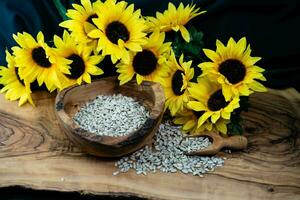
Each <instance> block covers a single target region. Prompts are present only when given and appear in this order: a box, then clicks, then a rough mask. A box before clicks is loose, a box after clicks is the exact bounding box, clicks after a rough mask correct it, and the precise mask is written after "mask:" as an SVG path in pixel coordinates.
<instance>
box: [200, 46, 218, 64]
mask: <svg viewBox="0 0 300 200" xmlns="http://www.w3.org/2000/svg"><path fill="white" fill-rule="evenodd" d="M203 51H204V53H205V55H206V56H207V57H208V58H209V59H211V60H212V61H217V60H219V55H218V54H217V53H216V52H214V51H212V50H210V49H203Z"/></svg>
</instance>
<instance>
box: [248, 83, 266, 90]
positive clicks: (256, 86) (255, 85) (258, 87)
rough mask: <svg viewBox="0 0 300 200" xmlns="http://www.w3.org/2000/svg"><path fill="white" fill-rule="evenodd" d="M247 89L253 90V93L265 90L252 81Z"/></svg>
mask: <svg viewBox="0 0 300 200" xmlns="http://www.w3.org/2000/svg"><path fill="white" fill-rule="evenodd" d="M249 87H250V88H251V89H252V90H254V91H255V92H266V91H267V88H266V87H265V86H263V84H261V83H259V82H257V81H253V82H252V83H251V84H249Z"/></svg>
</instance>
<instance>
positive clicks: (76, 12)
mask: <svg viewBox="0 0 300 200" xmlns="http://www.w3.org/2000/svg"><path fill="white" fill-rule="evenodd" d="M101 3H102V2H101V1H99V0H97V1H96V2H94V3H91V1H90V0H81V5H79V4H72V6H73V8H74V9H68V10H67V13H66V15H67V16H68V17H69V18H70V19H69V20H66V21H64V22H62V23H60V24H59V26H61V27H64V28H67V29H68V30H69V31H71V32H72V34H74V36H76V41H77V42H82V43H88V44H89V45H91V46H93V47H94V48H96V46H97V40H95V39H93V38H90V37H89V36H88V33H89V32H90V31H92V30H93V29H96V27H95V24H94V22H93V19H95V18H97V17H98V15H97V14H96V12H95V6H96V5H97V4H101Z"/></svg>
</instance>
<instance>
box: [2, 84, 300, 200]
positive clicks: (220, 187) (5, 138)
mask: <svg viewBox="0 0 300 200" xmlns="http://www.w3.org/2000/svg"><path fill="white" fill-rule="evenodd" d="M35 98H36V99H39V100H38V101H37V103H36V104H37V107H36V108H33V107H31V106H29V105H25V106H24V107H22V108H18V106H17V102H8V101H6V100H5V99H4V97H3V95H1V96H0V187H7V186H15V185H19V186H24V187H29V188H34V189H38V190H41V189H43V190H57V191H77V192H80V193H91V194H106V195H123V196H138V197H145V198H150V199H172V200H174V199H180V200H182V199H223V200H226V199H228V200H235V199H238V200H240V199H243V200H247V199H255V200H256V199H280V200H282V199H295V200H296V199H300V148H299V147H300V139H299V130H300V123H299V114H300V112H299V108H300V100H299V99H300V98H299V94H298V93H297V92H296V91H295V90H293V89H288V90H284V91H278V90H269V92H268V93H265V94H254V95H252V96H251V98H250V100H251V108H250V109H249V112H248V113H244V114H243V116H244V121H243V127H244V130H245V133H246V134H245V135H246V136H247V138H248V142H249V144H248V148H247V149H246V150H245V151H242V152H233V153H231V154H225V153H220V154H219V155H221V156H226V157H227V158H228V159H227V160H226V161H225V166H224V167H221V168H217V169H216V170H215V171H214V172H210V173H209V174H206V175H205V177H204V178H200V177H195V176H192V175H185V174H181V173H174V174H165V173H156V174H149V175H147V176H143V175H136V174H135V172H134V171H130V172H128V173H125V174H120V175H117V176H112V173H113V172H114V171H115V170H116V168H115V167H114V160H108V159H99V158H96V157H93V156H88V155H86V154H83V153H82V152H81V150H80V149H78V148H76V147H75V146H74V145H72V143H71V142H70V141H69V140H68V139H66V137H65V136H64V134H63V133H62V131H61V130H60V128H59V124H58V121H57V119H56V117H55V114H54V106H53V105H54V99H55V94H52V96H51V95H50V96H49V95H48V94H46V93H38V94H36V96H35Z"/></svg>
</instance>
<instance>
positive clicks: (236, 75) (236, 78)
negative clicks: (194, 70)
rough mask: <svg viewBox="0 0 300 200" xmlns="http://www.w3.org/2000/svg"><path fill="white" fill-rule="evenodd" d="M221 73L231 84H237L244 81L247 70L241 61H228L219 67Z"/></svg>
mask: <svg viewBox="0 0 300 200" xmlns="http://www.w3.org/2000/svg"><path fill="white" fill-rule="evenodd" d="M219 72H220V73H221V74H223V75H224V76H225V77H226V78H227V80H228V81H229V83H231V84H236V83H239V82H240V81H242V80H243V79H244V77H245V75H246V68H245V65H244V64H243V63H242V62H241V61H239V60H236V59H228V60H225V61H224V62H222V63H221V64H220V65H219Z"/></svg>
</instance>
